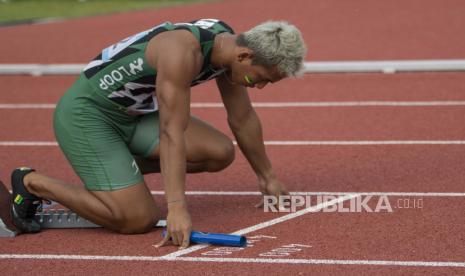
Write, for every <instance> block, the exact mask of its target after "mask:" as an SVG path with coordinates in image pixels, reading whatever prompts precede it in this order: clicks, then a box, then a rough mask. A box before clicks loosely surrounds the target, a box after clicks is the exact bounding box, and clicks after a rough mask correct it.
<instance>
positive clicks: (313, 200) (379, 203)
mask: <svg viewBox="0 0 465 276" xmlns="http://www.w3.org/2000/svg"><path fill="white" fill-rule="evenodd" d="M337 199H338V196H337V195H313V196H312V195H306V196H303V195H283V196H280V197H279V198H278V197H276V196H269V195H265V196H264V198H263V203H264V204H263V211H264V212H283V213H293V212H296V211H298V210H299V209H302V208H305V209H308V208H312V207H313V208H314V209H315V210H314V211H313V212H324V213H333V212H339V213H361V212H366V213H392V212H394V210H395V209H421V208H423V198H398V197H396V198H394V197H389V196H387V195H379V196H374V195H357V196H354V197H352V198H350V199H348V200H344V201H342V200H339V201H338V200H337ZM331 202H334V203H332V204H331ZM328 203H330V204H328Z"/></svg>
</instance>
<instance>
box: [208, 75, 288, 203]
mask: <svg viewBox="0 0 465 276" xmlns="http://www.w3.org/2000/svg"><path fill="white" fill-rule="evenodd" d="M216 83H217V85H218V88H219V90H220V92H221V98H222V100H223V103H224V105H225V107H226V111H227V114H228V124H229V127H230V128H231V130H232V132H233V134H234V136H235V138H236V140H237V144H238V146H239V148H240V149H241V151H242V152H243V153H244V155H245V157H246V158H247V160H248V161H249V163H250V165H251V166H252V169H253V170H254V172H255V173H256V175H257V177H258V180H259V184H260V190H261V192H262V193H263V194H266V195H274V196H280V195H283V194H285V195H287V194H288V192H287V190H286V188H285V187H284V185H283V184H282V183H281V182H280V181H279V180H278V179H277V177H276V174H275V172H274V170H273V167H272V165H271V162H270V159H269V158H268V156H267V154H266V151H265V145H264V141H263V133H262V125H261V122H260V119H259V117H258V115H257V113H256V112H255V110H254V108H253V107H252V103H251V101H250V98H249V95H248V93H247V88H245V87H244V86H241V85H236V84H232V83H230V82H229V81H228V80H227V79H226V77H225V76H224V74H223V75H221V76H220V77H218V78H216Z"/></svg>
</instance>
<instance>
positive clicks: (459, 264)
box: [174, 257, 465, 267]
mask: <svg viewBox="0 0 465 276" xmlns="http://www.w3.org/2000/svg"><path fill="white" fill-rule="evenodd" d="M174 260H175V261H191V262H221V263H227V262H231V263H271V264H274V263H276V264H325V265H378V266H410V267H412V266H413V267H424V266H429V267H465V262H419V261H381V260H327V259H326V260H325V259H272V258H266V259H265V258H263V259H262V258H208V257H179V258H176V259H174Z"/></svg>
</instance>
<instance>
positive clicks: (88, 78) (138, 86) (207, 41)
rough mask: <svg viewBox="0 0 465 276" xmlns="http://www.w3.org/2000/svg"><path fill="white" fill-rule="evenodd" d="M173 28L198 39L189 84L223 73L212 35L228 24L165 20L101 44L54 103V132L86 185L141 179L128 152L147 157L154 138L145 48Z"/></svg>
mask: <svg viewBox="0 0 465 276" xmlns="http://www.w3.org/2000/svg"><path fill="white" fill-rule="evenodd" d="M172 30H188V31H189V32H191V33H192V34H193V35H194V36H195V38H196V39H197V40H198V41H199V43H200V46H201V50H202V54H203V66H202V70H201V72H200V73H199V75H198V76H197V77H196V78H195V79H194V80H193V81H192V84H191V85H192V86H194V85H197V84H200V83H202V82H205V81H208V80H211V79H214V78H216V77H217V76H219V75H220V74H221V73H223V71H222V70H215V69H214V68H213V67H212V65H211V63H210V56H211V52H212V49H213V42H214V39H215V36H216V35H217V34H220V33H223V32H228V33H231V34H234V31H233V30H232V29H231V27H229V26H228V25H227V24H226V23H224V22H222V21H220V20H217V19H201V20H196V21H192V22H189V23H175V24H173V23H169V22H166V23H163V24H161V25H158V26H156V27H154V28H152V29H149V30H146V31H144V32H141V33H138V34H136V35H133V36H130V37H128V38H126V39H124V40H122V41H120V42H118V43H116V44H114V45H111V46H109V47H107V48H105V49H104V50H103V51H102V52H101V54H100V55H98V56H97V57H96V58H95V59H94V60H93V61H91V62H90V63H89V64H88V65H87V66H86V68H85V69H84V70H83V72H82V73H81V75H80V76H79V78H78V80H77V81H76V82H75V83H74V84H73V86H72V87H71V88H70V89H69V90H68V91H67V92H66V93H65V95H64V96H63V97H62V98H61V100H60V102H59V103H58V105H57V107H56V110H55V114H54V130H55V136H56V138H57V141H58V143H59V145H60V147H61V149H62V151H63V152H64V154H65V156H66V158H67V159H68V160H69V162H70V163H71V165H72V167H73V169H74V170H75V172H76V173H77V174H78V176H79V177H80V178H81V180H82V181H83V182H84V184H85V185H86V187H87V189H89V190H95V191H111V190H118V189H122V188H126V187H129V186H131V185H134V184H137V183H140V182H142V181H143V177H142V174H141V172H140V170H139V168H138V166H137V163H136V161H135V160H134V157H133V156H134V155H137V156H142V157H147V156H149V155H150V154H151V153H152V152H153V150H154V149H155V148H156V146H157V145H158V142H159V122H158V103H157V98H156V87H155V80H156V77H157V73H156V71H155V70H154V69H153V68H151V67H150V66H149V64H148V63H147V60H146V58H145V48H146V47H147V44H148V42H149V41H150V39H151V38H153V37H154V36H156V35H157V34H160V33H162V32H166V31H172Z"/></svg>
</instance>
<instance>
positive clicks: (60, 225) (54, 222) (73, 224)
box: [0, 181, 166, 238]
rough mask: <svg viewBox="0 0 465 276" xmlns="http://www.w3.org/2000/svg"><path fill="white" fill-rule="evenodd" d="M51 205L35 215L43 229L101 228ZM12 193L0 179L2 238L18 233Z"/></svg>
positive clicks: (159, 224)
mask: <svg viewBox="0 0 465 276" xmlns="http://www.w3.org/2000/svg"><path fill="white" fill-rule="evenodd" d="M56 204H57V203H55V202H52V204H50V205H44V206H43V210H42V211H41V212H38V213H37V214H36V215H35V220H36V221H37V222H38V223H39V224H40V226H41V228H42V229H68V228H100V227H102V226H100V225H97V224H95V223H92V222H90V221H88V220H86V219H84V218H82V217H80V216H78V215H77V214H76V213H75V212H73V211H71V210H69V209H52V208H51V206H54V205H56ZM10 205H11V194H10V192H9V191H8V190H7V188H6V187H5V185H4V184H3V183H2V182H1V181H0V215H1V216H0V238H12V237H15V236H16V235H18V233H17V232H16V231H15V227H14V225H13V224H12V222H11V218H10V215H9V212H10V211H9V208H10ZM154 227H166V220H159V221H158V222H157V223H156V224H155V225H154Z"/></svg>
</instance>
